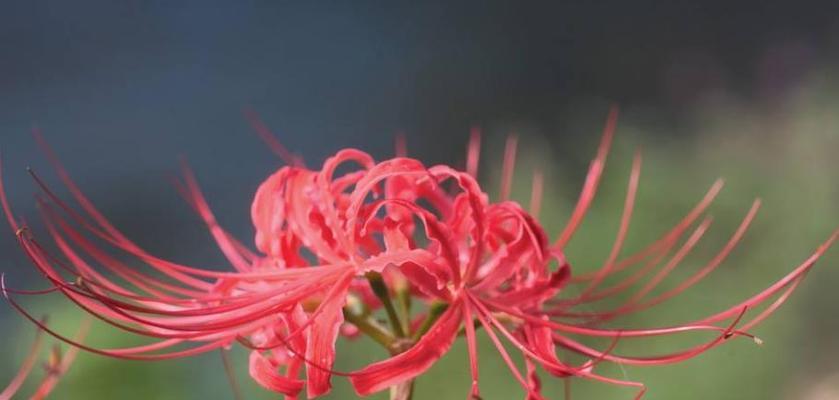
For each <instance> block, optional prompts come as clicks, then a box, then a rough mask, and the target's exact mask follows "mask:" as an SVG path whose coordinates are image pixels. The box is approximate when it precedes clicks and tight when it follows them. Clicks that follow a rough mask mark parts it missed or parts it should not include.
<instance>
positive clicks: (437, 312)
mask: <svg viewBox="0 0 839 400" xmlns="http://www.w3.org/2000/svg"><path fill="white" fill-rule="evenodd" d="M447 308H449V305H448V303H442V302H437V301H435V302H433V303H431V305H430V306H429V309H428V316H427V317H425V320H424V321H422V325H420V327H419V329H417V331H416V332H414V336H413V339H414V341H417V340H419V339H420V338H421V337H422V336H423V335H425V334H426V332H428V330H429V329H431V327H432V326H434V323H435V322H437V320H438V319H440V316H441V315H443V313H444V312H445V311H446V309H447Z"/></svg>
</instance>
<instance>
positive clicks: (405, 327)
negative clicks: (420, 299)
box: [395, 281, 411, 337]
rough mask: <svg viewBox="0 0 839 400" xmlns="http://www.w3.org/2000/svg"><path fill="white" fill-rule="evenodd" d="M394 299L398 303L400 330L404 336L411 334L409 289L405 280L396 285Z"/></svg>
mask: <svg viewBox="0 0 839 400" xmlns="http://www.w3.org/2000/svg"><path fill="white" fill-rule="evenodd" d="M395 291H396V301H397V304H398V305H399V312H400V313H401V314H402V316H401V318H400V321H402V332H405V337H410V336H411V290H410V288H409V285H408V284H407V282H406V281H403V283H402V284H401V285H397V287H396V288H395Z"/></svg>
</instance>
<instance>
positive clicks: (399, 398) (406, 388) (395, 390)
mask: <svg viewBox="0 0 839 400" xmlns="http://www.w3.org/2000/svg"><path fill="white" fill-rule="evenodd" d="M413 397H414V380H413V379H411V380H408V381H405V382H402V383H399V384H396V385H393V386H391V387H390V400H411V398H413Z"/></svg>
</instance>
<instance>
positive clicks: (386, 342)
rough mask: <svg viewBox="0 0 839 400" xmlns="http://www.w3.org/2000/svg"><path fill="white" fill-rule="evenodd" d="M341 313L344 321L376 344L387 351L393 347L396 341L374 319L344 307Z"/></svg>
mask: <svg viewBox="0 0 839 400" xmlns="http://www.w3.org/2000/svg"><path fill="white" fill-rule="evenodd" d="M343 311H344V319H345V320H347V321H348V322H350V323H351V324H353V325H355V326H356V327H357V328H358V330H360V331H361V332H363V333H364V334H365V335H367V336H370V338H371V339H373V340H374V341H376V343H379V344H381V345H382V346H384V347H385V348H387V349H390V348H391V347H393V342H394V341H395V340H396V339H395V338H394V337H393V335H391V334H390V332H388V331H387V329H385V328H384V327H383V326H381V325H379V323H378V322H376V321H375V320H374V319H372V318H370V317H369V316H367V315H362V314H356V313H354V312H353V311H352V310H351V309H350V308H349V307H344V310H343Z"/></svg>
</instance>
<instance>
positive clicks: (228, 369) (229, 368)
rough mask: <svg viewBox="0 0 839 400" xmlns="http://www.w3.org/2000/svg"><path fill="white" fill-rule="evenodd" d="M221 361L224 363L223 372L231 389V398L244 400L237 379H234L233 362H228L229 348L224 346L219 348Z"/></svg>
mask: <svg viewBox="0 0 839 400" xmlns="http://www.w3.org/2000/svg"><path fill="white" fill-rule="evenodd" d="M220 352H221V362H222V363H223V364H224V372H225V374H226V375H227V381H228V382H229V383H230V390H232V391H233V398H234V399H236V400H245V398H244V397H242V390H241V389H240V388H239V381H238V380H236V375H235V374H234V371H233V364H232V363H231V362H230V354H229V353H230V350H227V349H225V348H221V349H220Z"/></svg>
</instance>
